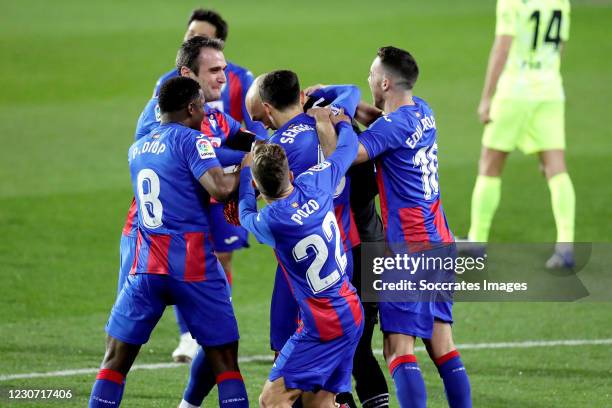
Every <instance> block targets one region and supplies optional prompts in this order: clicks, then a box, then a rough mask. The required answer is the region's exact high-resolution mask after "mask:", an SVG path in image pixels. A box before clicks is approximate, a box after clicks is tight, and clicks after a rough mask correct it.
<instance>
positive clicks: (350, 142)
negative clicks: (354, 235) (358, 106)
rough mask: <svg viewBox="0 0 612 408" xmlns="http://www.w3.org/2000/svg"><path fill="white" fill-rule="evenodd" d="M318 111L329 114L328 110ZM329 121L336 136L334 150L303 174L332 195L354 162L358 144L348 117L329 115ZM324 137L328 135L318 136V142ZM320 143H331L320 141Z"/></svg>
mask: <svg viewBox="0 0 612 408" xmlns="http://www.w3.org/2000/svg"><path fill="white" fill-rule="evenodd" d="M319 109H321V110H325V111H327V112H330V110H329V109H325V108H319ZM328 117H329V116H328ZM330 119H331V123H332V125H333V126H334V129H335V132H336V133H337V134H338V142H337V146H336V150H335V151H334V152H333V153H332V154H331V155H330V156H329V157H328V158H327V159H326V160H325V161H324V162H322V163H320V164H318V165H317V166H314V167H311V168H310V169H309V170H308V171H306V172H305V173H304V174H310V175H312V176H314V177H315V182H316V184H317V186H319V187H320V188H322V189H323V190H326V191H329V192H330V193H333V192H334V191H335V190H336V187H337V186H338V183H339V182H340V179H341V178H342V177H343V176H344V175H345V174H346V172H347V170H348V169H349V167H350V166H351V164H352V163H353V160H355V157H356V156H357V147H358V146H357V145H358V143H357V134H356V133H355V131H354V130H353V126H352V125H351V122H350V121H351V119H350V118H349V117H348V116H346V115H345V114H344V113H343V112H340V113H339V114H338V115H331V117H330ZM330 119H328V120H330ZM321 120H324V119H321ZM326 137H329V135H319V138H320V139H319V140H320V141H321V138H326ZM321 143H322V144H323V143H332V141H331V140H328V141H321Z"/></svg>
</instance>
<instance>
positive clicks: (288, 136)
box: [280, 123, 315, 143]
mask: <svg viewBox="0 0 612 408" xmlns="http://www.w3.org/2000/svg"><path fill="white" fill-rule="evenodd" d="M307 130H315V129H314V128H313V127H312V126H310V125H305V124H303V123H300V124H297V125H293V126H291V127H290V128H289V129H287V130H285V131H284V132H283V133H281V138H280V142H281V143H293V142H294V139H295V137H296V136H297V135H299V134H300V133H302V132H305V131H307Z"/></svg>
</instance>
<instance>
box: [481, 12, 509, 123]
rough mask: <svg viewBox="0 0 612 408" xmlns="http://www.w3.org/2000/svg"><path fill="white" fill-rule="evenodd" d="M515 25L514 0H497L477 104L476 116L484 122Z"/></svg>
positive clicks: (504, 63) (506, 58)
mask: <svg viewBox="0 0 612 408" xmlns="http://www.w3.org/2000/svg"><path fill="white" fill-rule="evenodd" d="M516 25H517V10H516V2H515V1H514V0H497V8H496V24H495V41H494V42H493V47H492V48H491V53H490V54H489V63H488V65H487V73H486V75H485V81H484V86H483V88H482V94H481V97H480V103H479V104H478V117H479V118H480V121H481V122H482V123H485V124H486V123H489V122H490V121H491V116H490V110H491V100H492V99H493V94H495V90H496V89H497V82H498V81H499V77H500V76H501V74H502V72H503V71H504V67H505V66H506V61H507V60H508V54H509V53H510V47H511V45H512V39H513V38H514V36H515V35H516Z"/></svg>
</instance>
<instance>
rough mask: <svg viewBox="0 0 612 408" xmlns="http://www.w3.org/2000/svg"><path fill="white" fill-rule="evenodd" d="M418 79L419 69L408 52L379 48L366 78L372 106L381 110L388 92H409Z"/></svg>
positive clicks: (389, 47)
mask: <svg viewBox="0 0 612 408" xmlns="http://www.w3.org/2000/svg"><path fill="white" fill-rule="evenodd" d="M418 77H419V67H418V66H417V63H416V61H415V60H414V57H413V56H412V55H411V54H410V53H409V52H408V51H405V50H402V49H400V48H396V47H391V46H388V47H381V48H379V49H378V52H377V53H376V58H375V59H374V62H372V66H371V67H370V75H369V76H368V84H369V85H370V90H371V91H372V98H373V99H374V105H376V107H377V108H379V109H383V105H384V101H385V98H386V96H387V95H388V93H389V92H405V91H411V90H412V88H413V87H414V84H415V83H416V81H417V78H418Z"/></svg>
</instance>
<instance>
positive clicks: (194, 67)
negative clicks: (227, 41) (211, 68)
mask: <svg viewBox="0 0 612 408" xmlns="http://www.w3.org/2000/svg"><path fill="white" fill-rule="evenodd" d="M223 46H224V44H223V41H221V40H217V39H216V38H206V37H193V38H190V39H189V40H187V41H185V42H184V43H183V44H181V48H179V50H178V54H176V69H177V70H178V71H179V73H180V72H181V68H182V67H187V68H189V69H190V70H191V71H192V72H193V73H194V74H196V75H198V71H199V70H200V64H199V63H198V57H199V56H200V51H201V50H202V48H212V49H214V50H217V51H223Z"/></svg>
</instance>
